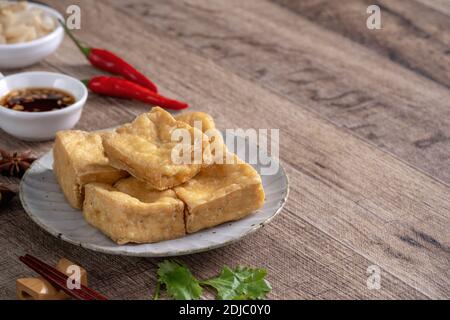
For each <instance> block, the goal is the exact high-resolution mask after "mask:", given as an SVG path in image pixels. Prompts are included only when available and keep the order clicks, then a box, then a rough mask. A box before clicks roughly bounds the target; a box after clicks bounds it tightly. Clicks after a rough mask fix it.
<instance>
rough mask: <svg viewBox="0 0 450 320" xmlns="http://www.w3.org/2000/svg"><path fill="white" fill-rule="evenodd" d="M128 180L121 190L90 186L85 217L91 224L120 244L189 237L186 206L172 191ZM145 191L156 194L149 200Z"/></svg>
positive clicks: (84, 212)
mask: <svg viewBox="0 0 450 320" xmlns="http://www.w3.org/2000/svg"><path fill="white" fill-rule="evenodd" d="M128 179H131V181H125V182H123V183H122V182H120V181H119V182H118V184H116V185H117V187H113V186H111V185H108V184H101V183H91V184H88V185H86V187H85V188H86V197H85V200H84V206H83V215H84V218H85V219H86V221H87V222H88V223H90V224H91V225H93V226H94V227H96V228H98V229H100V230H101V231H102V232H103V233H104V234H106V235H107V236H108V237H110V238H111V239H112V240H113V241H115V242H117V243H118V244H125V243H152V242H159V241H163V240H169V239H175V238H179V237H182V236H184V235H185V234H186V232H185V225H184V204H183V202H182V201H180V200H179V199H177V197H176V195H175V193H174V192H173V191H172V190H167V191H162V192H161V191H157V190H154V189H148V185H147V186H145V185H144V183H142V182H140V181H138V180H136V179H135V178H128ZM119 190H120V191H119ZM143 190H148V192H149V193H152V195H151V197H150V198H145V197H147V196H146V195H145V191H143ZM133 195H136V196H138V197H139V198H141V199H139V198H136V197H134V196H133ZM140 195H142V196H144V198H142V197H141V196H140ZM141 200H145V201H141Z"/></svg>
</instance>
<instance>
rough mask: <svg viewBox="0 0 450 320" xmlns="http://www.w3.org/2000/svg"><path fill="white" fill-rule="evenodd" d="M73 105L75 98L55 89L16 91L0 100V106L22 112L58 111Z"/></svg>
mask: <svg viewBox="0 0 450 320" xmlns="http://www.w3.org/2000/svg"><path fill="white" fill-rule="evenodd" d="M74 103H75V97H74V96H73V95H71V94H70V93H68V92H65V91H63V90H60V89H55V88H25V89H17V90H13V91H11V92H10V93H8V94H7V95H6V96H4V97H3V98H1V99H0V105H1V106H3V107H5V108H8V109H12V110H16V111H23V112H45V111H53V110H60V109H63V108H65V107H67V106H70V105H71V104H74Z"/></svg>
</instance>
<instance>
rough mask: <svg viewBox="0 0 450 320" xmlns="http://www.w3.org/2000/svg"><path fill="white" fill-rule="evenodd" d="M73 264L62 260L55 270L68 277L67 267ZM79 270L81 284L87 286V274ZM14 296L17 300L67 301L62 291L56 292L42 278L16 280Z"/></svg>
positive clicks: (67, 296)
mask: <svg viewBox="0 0 450 320" xmlns="http://www.w3.org/2000/svg"><path fill="white" fill-rule="evenodd" d="M73 265H75V266H76V264H74V263H73V262H71V261H70V260H67V259H66V258H62V259H60V260H59V262H58V264H57V265H56V269H58V270H59V271H61V272H62V273H64V274H66V275H68V276H70V275H71V272H69V267H70V266H73ZM78 267H79V268H80V276H81V279H80V280H81V283H82V284H83V285H85V286H87V285H88V284H87V272H86V270H85V269H84V268H82V267H80V266H78ZM16 295H17V299H19V300H65V299H69V298H70V297H69V295H67V294H66V293H65V292H64V291H62V290H58V289H57V288H55V287H54V286H53V285H52V284H51V283H49V282H48V281H47V280H45V279H44V278H42V277H40V276H39V277H36V278H21V279H17V280H16Z"/></svg>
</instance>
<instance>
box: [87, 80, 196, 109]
mask: <svg viewBox="0 0 450 320" xmlns="http://www.w3.org/2000/svg"><path fill="white" fill-rule="evenodd" d="M83 82H84V83H85V84H86V86H87V87H88V88H89V89H90V90H92V92H95V93H98V94H101V95H106V96H110V97H117V98H124V99H134V100H138V101H141V102H145V103H148V104H152V105H155V106H160V107H161V108H166V109H173V110H180V109H185V108H187V107H188V105H187V104H186V103H184V102H180V101H176V100H172V99H169V98H166V97H163V96H161V95H159V94H157V93H155V92H153V91H151V90H149V89H148V88H146V87H143V86H141V85H139V84H137V83H134V82H131V81H128V80H125V79H122V78H117V77H107V76H98V77H93V78H91V79H90V80H83Z"/></svg>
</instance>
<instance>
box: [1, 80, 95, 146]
mask: <svg viewBox="0 0 450 320" xmlns="http://www.w3.org/2000/svg"><path fill="white" fill-rule="evenodd" d="M23 88H56V89H61V90H64V91H66V92H68V93H71V94H72V95H73V96H74V97H75V103H74V104H72V105H70V106H67V107H65V108H63V109H59V110H53V111H46V112H23V111H15V110H12V109H9V108H5V107H2V106H0V128H1V129H3V130H4V131H5V132H7V133H9V134H10V135H13V136H15V137H17V138H19V139H22V140H27V141H46V140H51V139H53V138H54V137H55V134H56V132H58V131H60V130H69V129H72V128H73V127H74V126H75V125H76V124H77V122H78V120H80V117H81V113H82V111H83V106H84V104H85V103H86V99H87V96H88V90H87V88H86V86H85V85H84V84H83V83H82V82H81V81H79V80H77V79H75V78H72V77H69V76H66V75H65V74H60V73H52V72H41V71H35V72H23V73H17V74H14V75H10V76H7V77H3V76H2V75H1V73H0V97H3V96H5V95H6V94H8V93H9V92H11V91H12V90H16V89H23Z"/></svg>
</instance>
